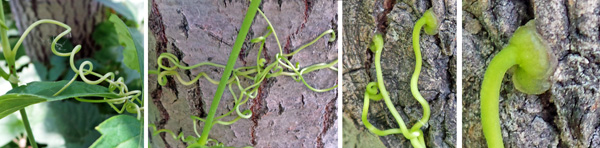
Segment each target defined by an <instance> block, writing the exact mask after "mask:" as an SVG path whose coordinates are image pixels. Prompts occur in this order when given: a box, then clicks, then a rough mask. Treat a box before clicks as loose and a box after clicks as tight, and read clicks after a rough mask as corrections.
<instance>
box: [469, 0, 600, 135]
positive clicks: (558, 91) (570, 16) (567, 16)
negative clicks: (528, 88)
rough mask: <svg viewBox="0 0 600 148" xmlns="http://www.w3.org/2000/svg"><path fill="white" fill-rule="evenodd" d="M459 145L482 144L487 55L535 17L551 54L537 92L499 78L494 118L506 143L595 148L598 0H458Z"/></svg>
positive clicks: (599, 120) (599, 130)
mask: <svg viewBox="0 0 600 148" xmlns="http://www.w3.org/2000/svg"><path fill="white" fill-rule="evenodd" d="M463 10H464V11H463V19H464V20H463V22H464V23H463V28H464V30H463V41H464V44H463V88H464V89H463V90H464V95H463V96H464V97H463V106H464V108H463V144H464V146H465V147H485V144H486V142H485V139H484V136H483V132H482V129H481V122H480V116H479V115H480V111H479V90H480V87H481V81H482V80H483V74H484V71H485V69H486V68H487V66H486V65H487V64H488V63H489V61H490V60H491V59H492V58H493V57H494V55H496V54H497V53H498V52H499V51H500V50H501V49H502V47H504V46H505V45H506V44H507V42H508V40H509V39H510V37H511V36H512V34H513V32H514V31H515V30H516V29H517V27H519V26H521V25H524V24H525V23H526V22H527V21H529V20H531V19H534V18H535V19H536V20H535V21H536V26H537V30H538V32H540V34H541V35H542V37H543V38H544V39H545V40H546V41H547V43H548V44H549V45H550V47H551V48H552V51H553V53H554V55H555V57H557V58H558V68H557V70H556V72H554V75H553V77H552V79H553V81H554V84H553V85H552V87H551V88H550V90H548V91H547V92H545V93H544V94H541V95H526V94H524V93H521V92H519V91H518V90H516V89H515V88H514V86H513V83H512V82H511V81H510V78H511V76H512V74H510V72H509V73H508V74H507V75H506V76H505V78H504V82H503V85H502V90H501V91H500V106H499V107H500V121H501V127H502V135H503V137H504V138H503V140H504V143H505V145H506V146H507V147H600V109H598V106H600V94H599V93H598V90H599V86H600V85H599V84H600V80H599V79H598V78H599V76H600V67H599V65H600V58H599V57H600V39H599V38H600V11H599V10H600V3H599V2H598V1H576V0H566V1H565V0H554V1H550V2H547V1H538V0H534V1H495V0H491V1H470V0H469V1H464V3H463Z"/></svg>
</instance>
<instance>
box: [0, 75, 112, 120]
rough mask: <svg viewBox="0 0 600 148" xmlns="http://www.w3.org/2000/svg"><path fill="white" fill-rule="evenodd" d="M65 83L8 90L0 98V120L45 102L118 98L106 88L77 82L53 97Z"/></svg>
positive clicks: (42, 83) (29, 85)
mask: <svg viewBox="0 0 600 148" xmlns="http://www.w3.org/2000/svg"><path fill="white" fill-rule="evenodd" d="M67 83H68V81H58V82H32V83H29V84H28V85H26V86H20V87H17V88H14V89H12V90H10V91H9V92H8V93H7V94H6V95H3V96H0V118H3V117H5V116H7V115H9V114H11V113H13V112H15V111H17V110H20V109H23V108H25V107H26V106H29V105H32V104H36V103H41V102H46V101H57V100H63V99H68V98H75V97H109V98H116V97H118V96H117V95H116V94H114V93H111V92H110V91H109V90H108V89H107V88H106V87H102V86H98V85H91V84H87V83H83V82H78V81H75V82H73V83H72V84H71V87H67V88H66V89H65V90H63V92H62V93H60V94H59V95H56V96H55V95H54V93H55V92H57V91H58V90H60V89H61V88H62V87H63V86H65V85H66V84H67Z"/></svg>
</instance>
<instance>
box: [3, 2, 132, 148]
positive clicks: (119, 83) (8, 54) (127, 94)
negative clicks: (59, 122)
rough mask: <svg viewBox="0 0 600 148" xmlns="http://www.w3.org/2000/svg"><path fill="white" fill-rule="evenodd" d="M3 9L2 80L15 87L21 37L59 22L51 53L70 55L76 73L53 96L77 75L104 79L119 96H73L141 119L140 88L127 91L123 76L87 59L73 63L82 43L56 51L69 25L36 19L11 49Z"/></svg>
mask: <svg viewBox="0 0 600 148" xmlns="http://www.w3.org/2000/svg"><path fill="white" fill-rule="evenodd" d="M2 12H3V11H2V3H0V22H1V24H0V26H2V27H1V28H0V34H1V39H2V49H3V54H4V56H5V58H6V61H7V63H8V65H9V72H10V73H6V72H5V71H4V70H0V76H1V77H2V78H4V79H7V80H9V81H10V82H11V86H12V87H13V88H14V87H17V86H18V83H19V80H18V76H17V75H16V70H15V57H16V54H17V50H18V49H19V47H20V46H21V44H22V43H23V41H24V39H25V38H26V37H27V35H28V34H29V33H30V32H31V31H32V30H33V29H34V28H35V27H37V26H38V25H40V24H54V25H58V26H60V27H63V28H65V31H63V32H62V33H60V34H59V35H58V36H56V38H54V40H52V44H51V50H52V53H54V54H55V55H57V56H61V57H69V64H70V67H71V69H72V70H73V72H74V73H75V76H74V77H73V78H72V79H71V81H70V82H69V83H67V84H65V86H64V87H63V88H62V89H61V90H59V91H57V92H56V93H55V94H54V95H55V96H56V95H58V94H60V93H61V92H62V91H63V90H64V89H65V88H67V87H69V85H71V84H72V83H73V82H74V81H75V80H76V79H77V78H78V77H79V78H81V80H82V81H83V82H85V83H87V84H92V85H97V84H100V83H102V82H107V83H108V84H109V86H108V88H109V90H110V91H111V92H112V93H115V94H117V96H118V98H103V99H101V100H95V99H83V98H77V97H75V99H76V100H79V101H81V102H90V103H108V104H109V105H110V106H111V107H112V108H113V109H114V110H115V111H117V112H118V113H123V112H125V111H127V112H129V113H137V118H138V120H141V118H142V115H141V113H142V110H143V107H140V105H142V106H143V101H141V100H140V99H139V96H140V95H141V91H139V90H133V91H129V90H128V88H127V85H126V84H125V83H124V80H123V78H118V79H116V80H115V74H114V73H112V72H110V73H107V74H104V75H102V74H99V73H96V72H94V71H92V70H93V65H92V63H91V62H90V61H84V62H83V63H82V64H81V65H79V67H77V66H75V60H74V56H75V54H76V53H77V52H79V51H80V50H81V45H77V46H75V47H74V48H73V49H72V51H71V52H60V51H58V50H56V44H57V42H58V41H59V40H60V39H61V38H62V37H63V36H65V35H67V34H69V33H70V32H71V27H70V26H68V25H66V24H64V23H62V22H59V21H55V20H49V19H42V20H39V21H36V22H34V23H33V24H31V25H30V26H29V27H28V28H27V29H26V30H25V31H24V32H23V34H22V35H21V37H20V38H19V40H18V41H17V43H16V44H15V46H14V47H13V48H12V50H11V48H10V45H9V44H8V35H7V33H6V30H7V28H6V26H5V25H4V14H3V13H2ZM86 67H87V68H86ZM87 75H92V76H95V77H98V79H96V80H92V79H89V78H88V77H87ZM118 104H123V105H122V107H121V109H118V108H117V107H116V106H115V105H118ZM138 104H139V105H138ZM20 113H21V116H22V119H23V123H24V125H25V129H26V131H27V137H28V138H29V142H30V143H31V146H32V147H34V148H37V144H36V143H35V138H34V135H33V132H32V131H31V127H30V125H29V121H28V119H27V113H26V112H25V110H24V109H21V110H20Z"/></svg>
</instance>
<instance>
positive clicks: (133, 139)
mask: <svg viewBox="0 0 600 148" xmlns="http://www.w3.org/2000/svg"><path fill="white" fill-rule="evenodd" d="M141 124H142V123H141V121H140V120H137V119H136V118H135V117H133V116H129V115H117V116H113V117H111V118H109V119H106V120H105V121H104V122H102V123H100V125H98V127H96V130H98V131H99V132H100V133H101V134H102V136H101V137H100V138H98V140H96V142H94V144H92V146H90V147H92V148H96V147H112V148H133V147H140V148H141V147H142V146H143V143H142V142H143V141H144V140H143V137H142V133H141V130H140V128H141Z"/></svg>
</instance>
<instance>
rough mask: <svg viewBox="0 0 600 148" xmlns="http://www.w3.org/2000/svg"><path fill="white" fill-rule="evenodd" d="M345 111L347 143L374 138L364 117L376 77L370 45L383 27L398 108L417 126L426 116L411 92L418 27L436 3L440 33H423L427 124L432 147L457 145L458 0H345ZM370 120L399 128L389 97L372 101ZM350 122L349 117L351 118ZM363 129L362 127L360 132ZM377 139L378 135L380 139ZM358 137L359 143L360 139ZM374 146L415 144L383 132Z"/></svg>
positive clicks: (389, 84)
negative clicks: (387, 104)
mask: <svg viewBox="0 0 600 148" xmlns="http://www.w3.org/2000/svg"><path fill="white" fill-rule="evenodd" d="M343 7H344V8H343V9H344V20H343V25H344V34H343V38H344V40H343V41H344V49H343V50H344V54H343V55H344V57H343V58H344V60H343V61H344V62H343V65H344V67H343V68H344V71H343V79H344V80H343V82H344V85H343V91H344V93H343V98H344V99H343V104H344V108H343V112H344V114H343V116H344V128H343V129H344V143H343V144H344V147H365V144H364V143H363V142H362V141H361V140H362V139H364V138H367V139H372V138H369V137H373V136H374V135H373V134H372V133H370V132H369V131H368V130H367V129H366V128H365V127H364V124H363V123H362V121H361V113H362V107H363V99H364V98H363V97H364V93H365V87H366V85H367V83H369V82H372V81H376V76H375V66H374V64H373V59H374V58H373V56H374V54H373V53H372V52H370V50H368V47H369V43H370V42H371V39H372V37H373V35H374V34H375V32H382V33H384V34H383V37H384V49H383V53H382V56H381V63H382V71H383V76H384V81H385V82H386V83H385V85H386V88H387V90H388V91H389V92H390V97H391V100H392V102H394V105H395V106H396V108H397V110H398V112H399V113H400V114H401V116H402V118H403V120H404V121H405V122H406V123H407V125H409V126H412V125H414V123H415V122H416V121H418V120H419V119H420V118H421V116H422V108H421V106H420V104H419V103H418V102H417V101H416V100H415V99H414V98H413V96H412V95H411V93H410V86H409V85H410V84H409V83H410V77H411V75H412V73H413V71H414V66H415V65H414V63H415V57H414V52H413V50H412V40H411V36H412V30H413V26H414V24H415V22H416V21H417V20H418V19H419V17H421V16H422V14H423V13H424V12H425V10H427V9H429V8H433V10H434V12H435V13H436V14H437V15H438V19H441V25H440V28H439V34H437V35H434V36H430V35H426V34H425V33H421V39H420V44H421V52H422V57H423V67H422V70H421V74H420V76H419V82H418V87H419V89H420V92H421V94H422V95H423V97H424V98H425V99H426V100H427V101H428V102H429V104H430V107H431V118H430V120H429V122H428V123H427V124H426V125H425V126H424V127H423V128H421V129H423V132H424V134H425V141H426V145H427V146H428V147H454V146H455V145H456V97H455V94H456V92H455V90H456V85H455V81H454V80H455V78H456V37H455V35H454V34H455V32H456V18H455V15H456V1H454V0H446V1H440V0H434V1H425V0H417V1H408V0H407V1H393V0H376V1H359V0H350V1H344V6H343ZM368 116H369V117H368V119H369V121H370V122H371V123H372V124H374V126H375V127H378V128H380V129H389V128H397V127H398V125H397V123H396V120H395V119H394V118H393V117H392V116H391V114H390V112H389V110H388V109H387V108H386V107H385V104H384V102H383V101H377V102H371V105H370V110H369V115H368ZM346 121H347V122H346ZM356 130H358V131H356ZM375 140H377V139H375ZM355 141H358V142H355ZM377 141H380V142H373V143H374V144H375V143H382V144H377V145H372V146H370V147H378V146H383V145H385V146H387V147H412V146H410V142H409V141H408V140H407V139H406V138H404V137H403V136H402V135H401V134H396V135H388V136H381V137H379V139H378V140H377Z"/></svg>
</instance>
